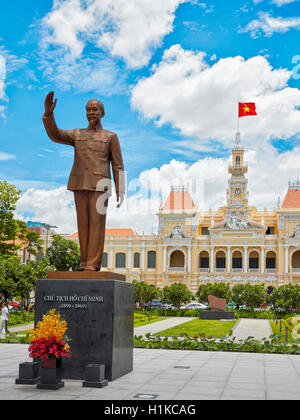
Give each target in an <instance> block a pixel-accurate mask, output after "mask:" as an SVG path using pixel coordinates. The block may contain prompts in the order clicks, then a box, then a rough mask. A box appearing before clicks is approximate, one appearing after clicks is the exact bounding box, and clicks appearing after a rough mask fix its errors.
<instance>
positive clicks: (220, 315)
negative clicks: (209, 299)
mask: <svg viewBox="0 0 300 420" xmlns="http://www.w3.org/2000/svg"><path fill="white" fill-rule="evenodd" d="M199 319H205V320H214V321H219V320H220V319H232V320H233V319H234V312H227V311H200V314H199Z"/></svg>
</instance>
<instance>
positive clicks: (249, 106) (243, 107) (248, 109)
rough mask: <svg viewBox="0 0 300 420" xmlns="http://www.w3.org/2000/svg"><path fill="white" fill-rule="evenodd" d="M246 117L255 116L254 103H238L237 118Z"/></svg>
mask: <svg viewBox="0 0 300 420" xmlns="http://www.w3.org/2000/svg"><path fill="white" fill-rule="evenodd" d="M248 115H257V113H256V106H255V103H254V102H239V118H240V117H247V116H248Z"/></svg>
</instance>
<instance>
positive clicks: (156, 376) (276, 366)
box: [0, 344, 300, 406]
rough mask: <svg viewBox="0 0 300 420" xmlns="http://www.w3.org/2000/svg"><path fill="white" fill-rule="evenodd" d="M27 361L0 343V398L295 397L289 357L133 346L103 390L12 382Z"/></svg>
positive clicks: (298, 364) (21, 349) (298, 396)
mask: <svg viewBox="0 0 300 420" xmlns="http://www.w3.org/2000/svg"><path fill="white" fill-rule="evenodd" d="M28 360H29V359H28V346H27V345H20V344H0V372H1V375H0V400H106V401H107V405H111V403H110V401H112V400H138V399H142V400H146V399H147V394H148V395H149V394H151V395H153V397H152V399H155V400H168V401H170V402H169V403H168V404H172V402H171V401H174V403H175V402H176V401H180V400H187V401H190V402H192V401H193V400H238V399H241V400H253V399H254V400H260V399H261V400H283V399H285V400H291V399H293V400H300V357H299V356H294V355H280V354H256V353H223V352H202V351H189V350H158V349H157V350H150V349H149V350H148V349H134V369H133V372H131V373H129V374H128V375H126V376H123V377H121V378H119V379H117V380H116V381H114V382H110V383H109V384H108V386H107V387H106V388H103V389H92V388H83V387H82V381H69V380H66V381H65V387H64V388H62V389H60V390H58V391H48V390H38V389H37V388H36V386H29V385H15V379H16V378H17V377H18V368H19V363H22V362H26V361H28ZM138 395H141V398H138V397H137V396H138ZM148 399H149V397H148ZM129 406H130V405H129Z"/></svg>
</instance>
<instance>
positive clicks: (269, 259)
mask: <svg viewBox="0 0 300 420" xmlns="http://www.w3.org/2000/svg"><path fill="white" fill-rule="evenodd" d="M266 269H267V270H275V269H276V254H275V252H274V251H269V252H267V255H266Z"/></svg>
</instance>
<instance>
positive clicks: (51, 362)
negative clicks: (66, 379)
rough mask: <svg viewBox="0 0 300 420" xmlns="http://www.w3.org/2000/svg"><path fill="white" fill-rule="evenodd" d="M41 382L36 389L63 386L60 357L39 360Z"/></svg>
mask: <svg viewBox="0 0 300 420" xmlns="http://www.w3.org/2000/svg"><path fill="white" fill-rule="evenodd" d="M40 377H41V382H40V383H39V384H38V385H37V388H38V389H60V388H62V387H63V386H64V383H63V382H62V380H61V379H62V359H61V358H48V359H45V360H42V361H41V368H40Z"/></svg>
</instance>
